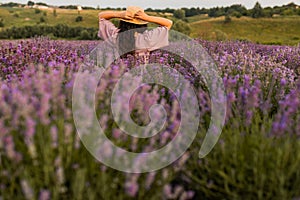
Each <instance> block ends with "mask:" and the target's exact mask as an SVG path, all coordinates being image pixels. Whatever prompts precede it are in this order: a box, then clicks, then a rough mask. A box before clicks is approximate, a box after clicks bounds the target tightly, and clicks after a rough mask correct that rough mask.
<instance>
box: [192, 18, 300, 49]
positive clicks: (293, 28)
mask: <svg viewBox="0 0 300 200" xmlns="http://www.w3.org/2000/svg"><path fill="white" fill-rule="evenodd" d="M193 21H194V22H191V23H190V26H191V28H192V33H191V37H202V38H203V39H208V40H226V39H229V40H232V39H234V40H235V39H238V40H249V41H252V42H257V43H263V44H288V45H296V44H299V43H300V16H290V17H287V16H286V17H276V18H259V19H253V18H249V17H241V18H235V17H232V18H231V21H230V22H228V23H225V18H224V17H219V18H210V19H200V20H198V21H195V19H193Z"/></svg>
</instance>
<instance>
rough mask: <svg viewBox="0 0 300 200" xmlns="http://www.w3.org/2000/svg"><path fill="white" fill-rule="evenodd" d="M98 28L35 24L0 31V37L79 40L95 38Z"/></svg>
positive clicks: (96, 37)
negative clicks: (44, 37)
mask: <svg viewBox="0 0 300 200" xmlns="http://www.w3.org/2000/svg"><path fill="white" fill-rule="evenodd" d="M97 33H98V29H97V28H85V27H71V26H68V25H66V24H58V25H55V26H49V25H35V26H23V27H11V28H7V29H4V30H2V31H1V32H0V39H22V38H32V37H35V36H48V37H50V38H67V39H79V40H96V39H98V36H97Z"/></svg>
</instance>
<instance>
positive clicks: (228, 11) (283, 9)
mask: <svg viewBox="0 0 300 200" xmlns="http://www.w3.org/2000/svg"><path fill="white" fill-rule="evenodd" d="M34 4H36V5H45V6H48V5H47V4H46V3H42V2H36V3H34V2H33V1H28V3H27V5H34ZM18 5H21V6H25V4H18V3H13V2H10V3H4V4H2V5H0V6H2V7H15V6H18ZM58 8H64V9H77V5H67V6H59V7H58ZM82 8H83V9H98V10H126V8H111V7H106V8H100V7H99V6H97V8H94V7H84V6H83V7H82ZM145 11H148V12H159V13H172V14H173V15H175V16H179V18H183V17H191V16H195V15H200V14H207V15H208V16H209V17H220V16H227V15H230V16H235V17H241V16H249V17H254V18H257V17H272V16H274V15H300V8H299V6H298V5H296V4H295V3H289V4H287V5H282V6H274V7H265V8H263V7H262V6H261V5H260V3H259V2H256V4H255V5H254V7H253V8H251V9H247V8H246V7H245V6H243V5H241V4H234V5H231V6H227V7H213V8H199V7H197V8H195V7H192V8H180V9H172V8H165V9H152V8H147V9H145Z"/></svg>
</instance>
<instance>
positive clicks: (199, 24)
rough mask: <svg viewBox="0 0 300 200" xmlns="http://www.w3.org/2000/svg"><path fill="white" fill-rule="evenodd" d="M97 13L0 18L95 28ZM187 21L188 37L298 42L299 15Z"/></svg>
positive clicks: (21, 12)
mask: <svg viewBox="0 0 300 200" xmlns="http://www.w3.org/2000/svg"><path fill="white" fill-rule="evenodd" d="M98 12H99V11H98V10H83V11H81V13H80V15H81V16H82V17H83V21H82V22H75V18H76V17H77V16H78V12H77V10H66V9H57V10H56V13H57V16H56V17H55V16H54V15H53V10H52V9H49V10H43V11H42V12H41V13H39V14H35V9H23V8H0V18H3V19H4V24H5V27H12V26H24V25H36V24H39V23H40V18H41V17H43V18H44V19H45V20H46V22H45V23H43V24H48V25H55V24H58V23H62V24H68V25H70V26H84V27H95V28H97V26H98V18H97V16H98ZM44 13H46V16H45V15H44ZM16 14H17V15H18V16H16ZM151 14H153V13H151ZM187 19H188V21H189V23H190V25H191V27H192V33H191V37H202V38H203V39H209V40H224V39H240V40H250V41H253V42H258V43H266V44H289V45H296V44H298V43H299V42H300V16H296V17H279V18H264V19H252V18H247V17H242V18H240V19H237V18H234V17H232V21H231V22H230V23H227V24H225V23H224V17H220V18H208V17H206V16H203V15H199V16H193V17H189V18H187ZM0 29H1V28H0Z"/></svg>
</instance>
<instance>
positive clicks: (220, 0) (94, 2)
mask: <svg viewBox="0 0 300 200" xmlns="http://www.w3.org/2000/svg"><path fill="white" fill-rule="evenodd" d="M31 1H33V2H43V3H47V4H48V5H82V6H92V7H95V8H96V7H97V6H99V7H100V8H107V7H111V8H118V7H121V8H123V7H127V6H129V5H135V6H140V7H142V8H144V9H146V8H152V9H155V8H157V9H163V8H182V7H187V8H191V7H200V8H203V7H204V8H212V7H217V6H219V7H221V6H230V5H233V4H242V5H244V6H245V7H246V8H253V7H254V5H255V3H256V2H257V1H258V2H259V3H260V4H261V5H262V7H267V6H271V7H273V6H281V5H284V4H288V3H290V2H294V3H295V4H297V5H300V0H240V1H237V0H109V1H105V0H89V1H87V0H64V1H61V0H31ZM7 2H16V3H23V4H26V3H27V2H28V0H0V3H7Z"/></svg>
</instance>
